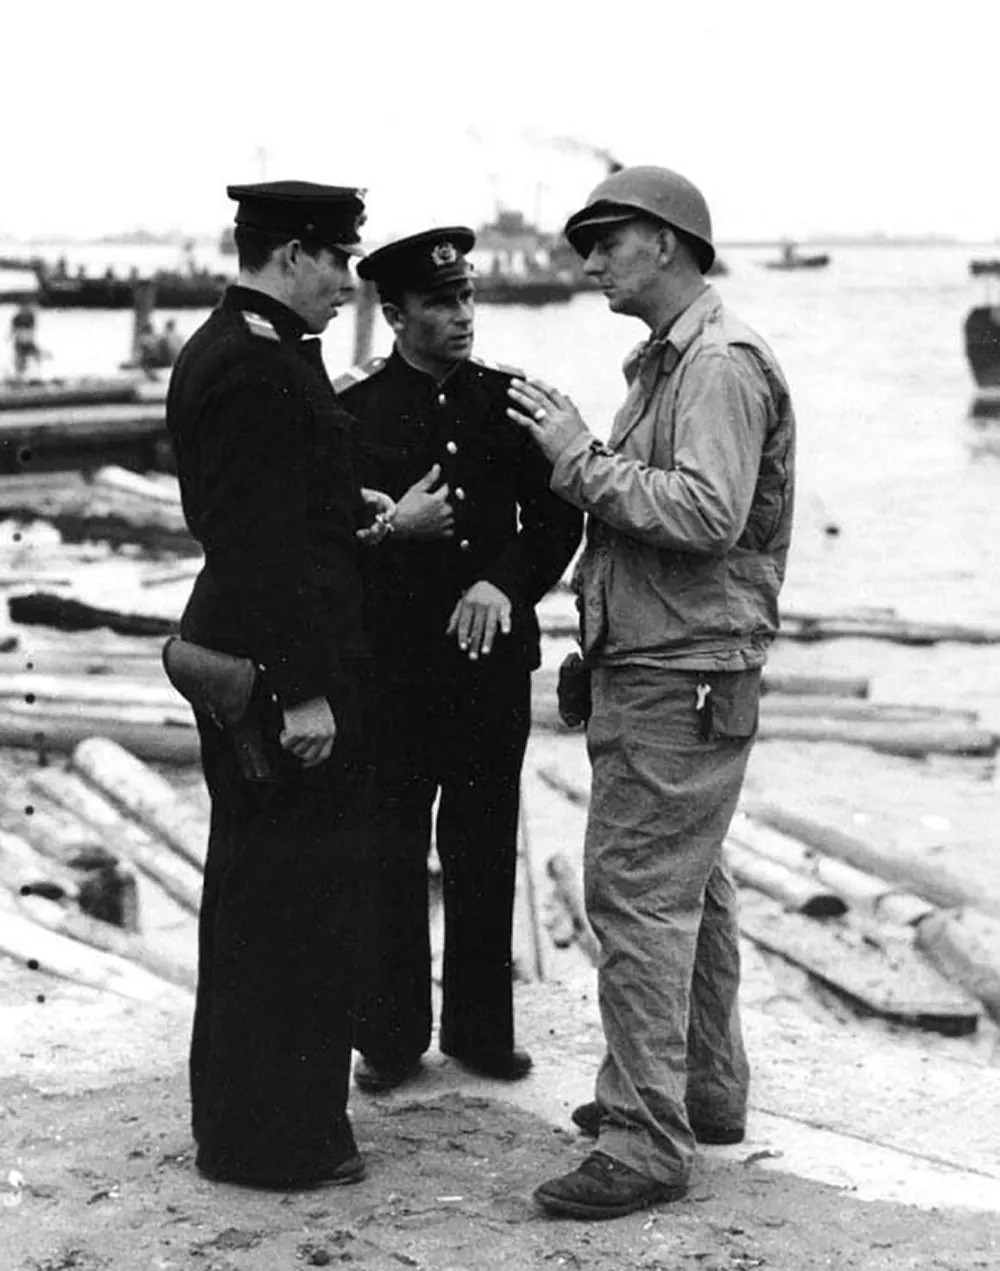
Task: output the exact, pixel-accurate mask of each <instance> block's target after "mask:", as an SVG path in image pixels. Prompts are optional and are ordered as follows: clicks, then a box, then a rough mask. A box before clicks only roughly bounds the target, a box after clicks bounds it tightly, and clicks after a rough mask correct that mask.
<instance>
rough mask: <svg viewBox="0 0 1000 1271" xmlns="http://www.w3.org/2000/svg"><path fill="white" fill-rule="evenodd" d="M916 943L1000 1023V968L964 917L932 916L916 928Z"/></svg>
mask: <svg viewBox="0 0 1000 1271" xmlns="http://www.w3.org/2000/svg"><path fill="white" fill-rule="evenodd" d="M998 937H1000V932H998ZM915 944H916V946H917V948H918V949H920V950H921V951H922V952H923V953H924V954H925V955H926V956H927V958H928V959H929V960H930V961H931V962H932V963H933V964H934V966H936V967H937V968H938V970H939V971H941V973H942V974H943V975H946V976H948V977H949V978H951V979H953V980H955V981H956V982H957V983H958V984H960V985H961V986H962V988H963V989H965V991H966V992H967V993H971V994H972V995H973V997H976V998H978V999H979V1001H980V1002H982V1004H983V1006H984V1007H985V1009H986V1011H987V1013H988V1014H989V1016H990V1018H991V1019H992V1020H993V1021H994V1023H996V1024H1000V967H998V965H997V961H996V957H995V956H994V955H991V954H990V952H989V950H988V949H987V948H986V947H985V946H984V945H983V943H982V942H981V941H980V940H979V939H978V937H977V934H976V932H975V931H974V930H972V929H970V927H969V926H968V925H967V923H965V922H963V918H962V916H960V915H959V916H956V915H954V914H947V913H933V914H929V915H928V916H927V917H926V918H923V919H922V920H921V921H920V922H919V923H918V924H917V926H916V935H915Z"/></svg>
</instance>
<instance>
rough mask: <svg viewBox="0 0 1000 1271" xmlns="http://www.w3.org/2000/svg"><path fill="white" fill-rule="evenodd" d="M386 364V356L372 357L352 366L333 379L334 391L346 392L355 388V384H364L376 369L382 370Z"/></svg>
mask: <svg viewBox="0 0 1000 1271" xmlns="http://www.w3.org/2000/svg"><path fill="white" fill-rule="evenodd" d="M383 366H385V358H384V357H370V358H369V359H368V361H367V362H362V363H361V365H360V366H352V367H351V369H350V370H349V371H345V372H344V373H343V375H338V376H337V378H336V379H335V380H334V381H333V391H334V392H335V393H346V392H347V390H348V389H349V388H353V387H354V386H355V384H363V383H364V382H365V380H367V379H370V378H371V377H372V376H373V375H374V374H375V372H376V371H381V369H382V367H383Z"/></svg>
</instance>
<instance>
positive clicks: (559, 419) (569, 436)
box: [507, 379, 587, 463]
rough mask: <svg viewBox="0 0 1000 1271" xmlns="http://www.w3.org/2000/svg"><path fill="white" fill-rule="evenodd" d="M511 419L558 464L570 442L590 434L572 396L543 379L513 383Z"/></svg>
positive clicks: (509, 415) (509, 392)
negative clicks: (582, 435)
mask: <svg viewBox="0 0 1000 1271" xmlns="http://www.w3.org/2000/svg"><path fill="white" fill-rule="evenodd" d="M507 396H508V397H509V398H510V400H511V402H512V403H513V404H512V405H511V406H508V408H507V417H508V418H509V419H511V420H513V421H514V423H515V424H519V425H520V426H521V427H522V428H526V429H527V430H528V432H530V433H531V435H532V437H533V438H534V439H535V442H536V443H537V445H538V447H539V449H540V450H541V451H542V453H543V454H544V455H545V457H546V458H547V459H548V460H549V461H550V462H551V463H555V461H556V459H558V457H559V455H560V454H562V452H563V451H564V450H565V449H566V447H567V446H568V445H569V443H570V442H571V441H572V440H573V439H574V437H578V436H579V435H580V433H584V432H586V431H587V425H586V424H585V423H584V422H583V419H582V417H581V415H580V412H579V411H578V410H577V408H576V405H575V404H574V402H573V399H572V398H571V397H567V396H566V394H565V393H560V392H559V390H558V389H557V388H552V387H550V386H549V385H548V384H545V383H544V382H543V381H542V380H518V379H516V380H513V381H511V385H510V388H509V389H508V390H507Z"/></svg>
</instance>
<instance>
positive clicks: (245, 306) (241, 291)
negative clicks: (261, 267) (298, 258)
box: [222, 283, 308, 340]
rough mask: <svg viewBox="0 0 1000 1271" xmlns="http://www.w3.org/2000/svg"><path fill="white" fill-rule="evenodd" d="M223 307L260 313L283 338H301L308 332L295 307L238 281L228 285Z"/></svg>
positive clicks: (233, 310)
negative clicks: (290, 307) (291, 307)
mask: <svg viewBox="0 0 1000 1271" xmlns="http://www.w3.org/2000/svg"><path fill="white" fill-rule="evenodd" d="M222 308H223V309H226V310H228V311H230V312H241V313H258V314H260V316H261V317H262V318H266V319H267V320H268V322H270V323H271V325H272V326H273V327H274V329H275V331H277V333H278V335H279V336H281V338H282V339H283V340H301V339H302V337H303V336H304V335H307V334H308V329H307V327H306V325H305V323H304V322H303V321H302V319H301V318H300V317H299V315H298V314H297V313H296V312H295V310H294V309H289V307H288V305H286V304H282V303H281V301H280V300H275V299H274V297H273V296H268V295H265V293H264V292H263V291H255V290H254V288H252V287H241V286H239V285H238V284H237V283H233V284H232V285H231V286H229V287H227V288H226V290H225V294H224V295H223V297H222Z"/></svg>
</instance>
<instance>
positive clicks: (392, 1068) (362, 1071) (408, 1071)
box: [354, 1055, 423, 1094]
mask: <svg viewBox="0 0 1000 1271" xmlns="http://www.w3.org/2000/svg"><path fill="white" fill-rule="evenodd" d="M422 1066H423V1065H422V1063H421V1059H420V1056H419V1055H417V1056H415V1057H414V1058H411V1059H402V1060H400V1061H399V1062H398V1063H394V1064H376V1063H373V1061H372V1060H370V1059H369V1058H368V1057H367V1056H366V1055H359V1056H358V1058H357V1061H356V1063H355V1065H354V1084H355V1085H356V1086H357V1088H358V1089H359V1090H364V1091H365V1092H366V1094H380V1093H381V1092H383V1091H385V1090H395V1089H396V1087H397V1086H401V1085H402V1084H403V1082H404V1081H409V1079H410V1078H411V1077H415V1076H416V1075H417V1073H418V1072H419V1071H420V1069H421V1067H422Z"/></svg>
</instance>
